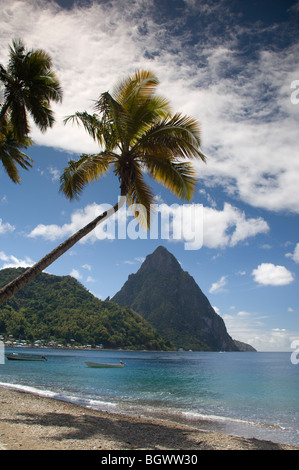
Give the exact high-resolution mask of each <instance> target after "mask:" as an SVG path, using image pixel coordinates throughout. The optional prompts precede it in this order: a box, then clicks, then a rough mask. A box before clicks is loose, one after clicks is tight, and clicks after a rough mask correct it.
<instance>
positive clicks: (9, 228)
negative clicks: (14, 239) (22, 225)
mask: <svg viewBox="0 0 299 470" xmlns="http://www.w3.org/2000/svg"><path fill="white" fill-rule="evenodd" d="M14 230H15V227H14V226H13V225H11V224H9V223H8V222H2V219H0V234H2V233H7V232H13V231H14Z"/></svg>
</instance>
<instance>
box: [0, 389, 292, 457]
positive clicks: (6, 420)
mask: <svg viewBox="0 0 299 470" xmlns="http://www.w3.org/2000/svg"><path fill="white" fill-rule="evenodd" d="M0 405H1V406H0V450H132V451H133V450H194V451H195V450H196V451H199V450H299V447H298V448H297V447H292V446H287V445H282V444H278V443H273V442H270V441H261V440H257V439H245V438H241V437H235V436H229V435H226V434H219V433H213V432H206V431H199V430H195V429H193V428H191V427H188V426H184V425H179V424H175V423H169V422H167V421H162V420H161V421H159V420H151V419H147V418H142V417H131V416H125V415H116V414H111V413H107V412H101V411H97V410H91V409H89V408H85V407H82V406H79V405H74V404H71V403H67V402H63V401H60V400H54V399H50V398H44V397H39V396H37V395H33V394H30V393H24V392H18V391H12V390H9V389H6V388H1V387H0Z"/></svg>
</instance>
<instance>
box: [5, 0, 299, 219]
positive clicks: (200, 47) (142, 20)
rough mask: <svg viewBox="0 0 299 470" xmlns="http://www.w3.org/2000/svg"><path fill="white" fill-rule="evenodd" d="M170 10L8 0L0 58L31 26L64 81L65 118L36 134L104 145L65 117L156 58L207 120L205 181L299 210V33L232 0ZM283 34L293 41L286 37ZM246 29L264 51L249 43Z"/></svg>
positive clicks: (35, 42) (59, 110)
mask: <svg viewBox="0 0 299 470" xmlns="http://www.w3.org/2000/svg"><path fill="white" fill-rule="evenodd" d="M170 16H171V18H170V17H167V15H166V14H165V12H164V10H163V8H162V7H160V5H159V7H157V3H156V2H154V1H153V0H147V1H145V0H140V1H137V2H136V1H135V2H131V1H124V0H116V1H113V2H97V1H94V2H90V3H87V4H85V5H84V4H82V5H81V6H79V5H78V4H76V3H74V6H73V7H72V8H69V9H63V8H61V7H60V6H58V4H57V3H55V2H48V1H46V0H39V1H38V2H36V1H35V0H26V1H25V0H6V1H5V3H3V8H2V17H1V29H0V40H1V44H2V45H3V47H2V48H1V50H0V62H1V63H6V60H7V57H8V55H7V53H8V50H7V48H6V47H5V44H8V43H10V42H11V39H12V38H13V37H18V36H19V37H22V38H23V39H24V41H25V42H26V44H27V46H28V47H42V48H44V49H45V50H47V51H48V52H49V53H50V54H51V56H52V57H53V63H54V67H55V69H56V71H57V74H58V76H59V78H60V80H61V84H62V87H63V90H64V99H63V103H62V104H55V105H54V106H53V108H54V111H55V114H56V118H57V121H56V124H55V126H54V127H53V128H52V129H51V130H48V131H47V132H46V133H45V134H41V133H40V132H39V131H37V130H36V128H35V127H34V126H32V134H33V138H34V141H35V142H36V143H37V144H40V145H48V146H55V147H57V148H61V149H63V150H66V151H69V152H74V153H77V152H78V153H82V152H84V153H87V152H93V151H95V150H96V146H95V145H94V143H93V142H92V140H91V139H90V137H89V136H88V135H87V134H86V133H85V132H84V130H83V129H82V128H78V127H77V126H72V125H71V124H68V125H67V126H64V125H63V123H62V121H63V118H64V117H65V116H66V115H69V114H73V113H74V112H75V111H83V110H85V109H87V110H89V111H91V109H92V106H93V102H94V100H96V99H97V98H98V96H99V94H100V93H101V92H103V91H107V90H111V87H112V86H113V84H114V83H115V82H116V81H117V80H118V79H119V78H121V77H123V76H126V75H127V74H128V73H131V72H132V71H133V70H135V69H136V68H138V67H143V68H149V69H152V70H153V71H154V72H156V73H157V75H158V77H159V78H160V82H161V85H160V92H161V93H162V94H164V95H166V96H167V97H168V98H169V99H170V101H171V103H172V105H173V109H174V110H175V111H182V112H184V113H188V114H191V115H193V116H194V117H195V118H197V119H198V120H199V122H200V123H201V128H202V142H203V151H204V152H205V153H206V154H207V156H208V164H207V165H202V164H198V165H196V167H197V171H198V176H199V177H200V178H202V179H203V180H204V182H205V184H206V185H223V186H224V187H225V189H226V191H229V192H230V194H235V195H237V196H238V197H239V198H241V199H242V200H243V201H245V202H246V203H248V204H251V205H252V206H254V207H262V208H266V209H269V210H272V211H282V210H290V211H293V212H295V213H298V212H299V209H298V208H299V192H298V191H297V182H298V174H299V159H298V105H294V104H293V103H292V102H291V93H292V89H291V84H292V82H293V81H294V80H295V79H298V76H299V75H298V74H299V59H298V58H299V53H298V52H299V43H298V36H296V35H295V34H294V35H293V36H292V34H293V33H292V28H288V27H287V25H286V24H284V23H282V24H279V25H275V27H272V26H273V25H267V24H264V25H263V24H262V23H261V22H259V23H258V24H257V23H252V24H249V23H248V24H246V25H245V24H241V22H240V21H239V19H240V18H239V17H237V16H234V13H233V10H232V9H231V8H230V4H229V2H226V1H221V2H216V3H214V4H213V5H212V4H211V5H207V4H206V2H195V1H194V0H186V1H185V2H184V3H182V5H181V8H180V10H177V9H175V8H174V9H173V10H172V14H171V15H170ZM24 18H26V21H24ZM191 21H192V22H194V24H195V28H194V30H193V29H192V28H190V22H191ZM280 28H282V29H280ZM221 29H222V33H223V34H219V31H220V30H221ZM74 32H76V34H74ZM283 35H284V37H285V38H286V39H287V40H286V44H287V45H285V46H284V47H281V43H282V41H281V37H282V36H283ZM269 38H270V41H272V42H273V43H274V44H275V39H276V38H277V47H275V48H273V47H268V46H269V44H268V43H267V41H268V42H269ZM244 41H246V44H254V52H252V51H251V50H250V48H248V51H247V53H246V54H244Z"/></svg>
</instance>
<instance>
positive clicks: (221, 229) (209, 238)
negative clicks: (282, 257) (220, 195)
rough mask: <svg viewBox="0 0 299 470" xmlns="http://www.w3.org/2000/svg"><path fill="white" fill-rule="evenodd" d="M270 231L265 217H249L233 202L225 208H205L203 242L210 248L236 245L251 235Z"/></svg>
mask: <svg viewBox="0 0 299 470" xmlns="http://www.w3.org/2000/svg"><path fill="white" fill-rule="evenodd" d="M268 231H269V225H268V224H267V222H266V221H265V220H264V219H262V218H261V217H258V218H256V219H254V218H249V219H247V218H246V215H245V213H244V212H241V211H240V210H239V209H238V208H236V207H233V206H232V205H231V204H228V203H225V204H224V207H223V210H217V209H214V208H211V207H205V208H204V213H203V243H204V245H205V246H207V247H209V248H221V247H225V246H235V245H237V244H238V243H239V242H241V241H244V240H246V239H247V238H249V237H253V236H255V235H257V234H259V233H266V232H268Z"/></svg>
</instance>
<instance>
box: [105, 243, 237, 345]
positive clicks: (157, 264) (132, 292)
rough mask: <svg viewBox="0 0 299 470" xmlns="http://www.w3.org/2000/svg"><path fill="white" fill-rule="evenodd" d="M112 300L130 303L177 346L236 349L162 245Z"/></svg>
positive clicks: (219, 321) (219, 322)
mask: <svg viewBox="0 0 299 470" xmlns="http://www.w3.org/2000/svg"><path fill="white" fill-rule="evenodd" d="M112 300H113V301H114V302H116V303H118V304H119V305H121V306H125V305H129V306H131V307H132V308H133V309H134V310H135V311H136V312H138V313H139V314H141V315H142V316H143V318H145V319H146V320H147V321H148V322H149V323H150V324H151V325H152V326H154V328H155V329H156V330H157V331H158V332H159V334H160V335H161V336H162V338H163V339H164V340H166V341H170V342H171V343H173V344H174V345H175V346H176V347H183V348H184V349H194V350H212V351H213V350H214V351H219V350H223V351H235V350H238V348H237V347H236V345H235V343H234V341H233V340H232V338H231V337H230V336H229V334H228V333H227V331H226V327H225V324H224V321H223V320H222V318H221V317H220V316H219V315H217V313H216V312H215V311H214V309H213V307H212V306H211V304H210V302H209V301H208V299H207V297H206V296H205V295H204V294H203V292H202V291H201V289H200V287H199V286H198V285H197V284H196V282H195V280H194V279H193V277H192V276H190V275H189V274H188V273H187V272H186V271H184V270H183V269H182V268H181V266H180V264H179V262H178V261H177V259H176V258H175V257H174V256H173V255H172V254H171V253H170V252H169V251H168V250H167V249H166V248H164V247H163V246H159V247H158V248H157V249H156V250H155V251H154V252H153V253H152V254H150V255H148V256H147V257H146V259H145V261H144V262H143V264H142V265H141V267H140V268H139V270H138V271H137V273H135V274H130V276H129V278H128V280H127V282H126V283H125V284H124V286H123V287H122V289H121V290H120V291H119V292H118V293H117V294H116V295H115V296H114V297H113V299H112Z"/></svg>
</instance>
